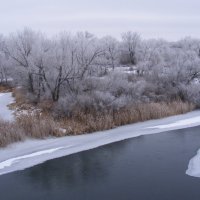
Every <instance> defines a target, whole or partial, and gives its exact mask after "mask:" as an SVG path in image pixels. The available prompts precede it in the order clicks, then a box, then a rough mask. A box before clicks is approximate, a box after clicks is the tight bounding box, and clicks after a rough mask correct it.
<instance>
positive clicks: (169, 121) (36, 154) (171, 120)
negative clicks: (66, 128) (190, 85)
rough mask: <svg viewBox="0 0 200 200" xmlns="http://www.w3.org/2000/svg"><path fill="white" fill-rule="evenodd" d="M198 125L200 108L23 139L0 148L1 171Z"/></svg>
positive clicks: (9, 170) (2, 172)
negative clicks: (53, 136)
mask: <svg viewBox="0 0 200 200" xmlns="http://www.w3.org/2000/svg"><path fill="white" fill-rule="evenodd" d="M199 125H200V111H193V112H190V113H187V114H183V115H178V116H173V117H168V118H164V119H159V120H150V121H146V122H141V123H136V124H132V125H127V126H122V127H118V128H115V129H112V130H108V131H102V132H96V133H93V134H86V135H79V136H67V137H62V138H56V139H46V140H30V139H28V140H26V141H25V142H20V143H15V144H12V145H10V146H8V147H6V148H4V149H1V150H0V174H1V175H2V174H6V173H9V172H13V171H17V170H23V169H25V168H28V167H31V166H34V165H37V164H39V163H42V162H45V161H47V160H51V159H54V158H59V157H62V156H66V155H70V154H74V153H77V152H81V151H86V150H89V149H93V148H97V147H99V146H102V145H106V144H110V143H114V142H118V141H122V140H125V139H129V138H134V137H138V136H142V135H147V134H155V133H161V132H164V131H170V130H176V129H182V128H188V127H194V126H199Z"/></svg>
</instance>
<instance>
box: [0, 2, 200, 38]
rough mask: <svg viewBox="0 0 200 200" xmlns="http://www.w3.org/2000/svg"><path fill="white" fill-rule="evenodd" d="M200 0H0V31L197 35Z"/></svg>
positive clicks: (49, 33) (179, 36) (158, 35)
mask: <svg viewBox="0 0 200 200" xmlns="http://www.w3.org/2000/svg"><path fill="white" fill-rule="evenodd" d="M199 9H200V0H0V28H1V29H0V32H1V33H3V34H8V33H10V32H13V31H16V30H21V29H23V27H30V28H32V29H34V30H41V31H43V32H46V33H47V34H48V35H53V34H55V33H57V32H59V31H63V30H66V31H71V32H75V31H85V30H88V31H89V32H92V33H95V34H96V35H98V36H104V35H108V34H109V35H113V36H115V37H118V38H119V37H120V35H121V33H122V32H125V31H129V30H131V31H137V32H139V33H140V34H141V35H142V36H143V37H144V38H165V39H169V40H176V39H180V38H182V37H184V36H193V37H198V38H200V12H199Z"/></svg>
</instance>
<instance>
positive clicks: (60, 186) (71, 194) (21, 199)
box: [0, 127, 200, 200]
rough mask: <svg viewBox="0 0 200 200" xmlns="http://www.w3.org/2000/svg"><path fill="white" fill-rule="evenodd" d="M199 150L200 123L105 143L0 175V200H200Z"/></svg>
mask: <svg viewBox="0 0 200 200" xmlns="http://www.w3.org/2000/svg"><path fill="white" fill-rule="evenodd" d="M122 134H123V133H122ZM199 148H200V127H196V128H189V129H184V130H178V131H171V132H165V133H161V134H155V135H148V136H141V137H138V138H134V139H130V140H126V141H122V142H118V143H114V144H111V145H106V146H103V147H100V148H97V149H94V150H90V151H85V152H82V153H78V154H74V155H71V156H67V157H63V158H59V159H55V160H51V161H48V162H45V163H44V164H41V165H38V166H35V167H32V168H29V169H27V170H24V171H20V172H15V173H11V174H8V175H3V176H0V200H200V179H198V178H193V177H190V176H187V175H186V174H185V171H186V170H187V167H188V163H189V160H190V159H191V158H192V157H193V156H194V155H196V152H197V150H198V149H199Z"/></svg>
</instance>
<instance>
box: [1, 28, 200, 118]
mask: <svg viewBox="0 0 200 200" xmlns="http://www.w3.org/2000/svg"><path fill="white" fill-rule="evenodd" d="M199 77H200V40H197V39H192V38H185V39H182V40H180V41H177V42H167V41H164V40H143V39H142V38H141V37H140V36H139V35H138V34H137V33H134V32H127V33H124V34H122V38H121V40H119V41H118V40H116V39H115V38H113V37H111V36H107V37H104V38H97V37H95V36H94V35H92V34H90V33H88V32H80V33H77V34H75V35H72V34H69V33H66V32H63V33H60V34H58V35H57V36H55V37H52V38H49V37H47V36H46V35H45V34H43V33H39V32H35V31H32V30H30V29H24V30H23V31H21V32H17V33H14V34H10V35H9V36H1V37H0V83H1V84H6V83H8V82H9V80H11V79H12V84H13V85H14V86H20V87H21V88H22V89H23V92H24V95H25V97H26V99H27V100H28V101H29V102H31V103H34V104H42V102H50V104H51V106H50V108H49V109H50V110H51V111H52V112H53V113H54V116H57V117H66V116H67V117H72V116H74V115H76V114H75V112H78V113H79V112H80V111H81V112H83V113H85V114H87V113H91V112H92V113H98V114H99V113H104V114H105V113H108V112H109V113H117V112H118V111H119V110H120V109H124V108H127V107H128V106H130V107H131V106H136V105H139V104H148V103H159V102H165V103H171V102H174V101H181V102H187V103H192V104H194V105H195V106H197V107H198V106H199V105H200V87H199ZM77 110H78V111H77Z"/></svg>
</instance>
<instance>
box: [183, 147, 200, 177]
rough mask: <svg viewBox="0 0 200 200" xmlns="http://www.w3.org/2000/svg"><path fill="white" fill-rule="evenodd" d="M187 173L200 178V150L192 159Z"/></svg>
mask: <svg viewBox="0 0 200 200" xmlns="http://www.w3.org/2000/svg"><path fill="white" fill-rule="evenodd" d="M186 174H187V175H189V176H193V177H197V178H200V150H199V151H198V152H197V155H196V156H194V157H193V158H192V159H191V160H190V162H189V165H188V169H187V171H186Z"/></svg>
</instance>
